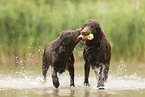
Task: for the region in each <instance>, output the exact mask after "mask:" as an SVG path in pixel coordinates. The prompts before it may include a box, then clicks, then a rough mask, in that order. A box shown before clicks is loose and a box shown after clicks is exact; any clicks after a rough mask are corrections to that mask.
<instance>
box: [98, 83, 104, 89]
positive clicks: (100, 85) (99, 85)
mask: <svg viewBox="0 0 145 97" xmlns="http://www.w3.org/2000/svg"><path fill="white" fill-rule="evenodd" d="M97 88H98V89H100V90H104V89H105V87H104V84H98V85H97Z"/></svg>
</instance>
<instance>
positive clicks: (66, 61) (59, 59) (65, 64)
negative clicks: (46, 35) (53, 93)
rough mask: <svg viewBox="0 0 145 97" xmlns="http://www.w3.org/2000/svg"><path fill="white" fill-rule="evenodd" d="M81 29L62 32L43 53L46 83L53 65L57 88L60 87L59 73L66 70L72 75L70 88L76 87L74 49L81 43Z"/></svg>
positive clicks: (54, 83)
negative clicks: (47, 75) (47, 74)
mask: <svg viewBox="0 0 145 97" xmlns="http://www.w3.org/2000/svg"><path fill="white" fill-rule="evenodd" d="M80 32H81V29H78V30H74V31H73V30H69V31H65V32H62V33H61V35H60V36H59V37H58V38H57V39H56V40H54V41H52V42H50V43H48V44H47V45H46V47H45V49H44V53H43V66H42V73H43V76H44V80H45V81H46V73H47V70H48V68H49V66H50V65H51V67H52V80H53V85H54V86H55V88H58V87H59V80H58V77H57V72H59V73H63V72H64V71H65V70H66V69H67V70H68V71H69V74H70V86H73V87H74V86H75V85H74V56H73V52H72V51H73V49H74V47H75V46H76V44H77V43H78V42H79V40H80V38H77V37H78V36H79V35H80Z"/></svg>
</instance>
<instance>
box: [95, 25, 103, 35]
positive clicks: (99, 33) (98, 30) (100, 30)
mask: <svg viewBox="0 0 145 97" xmlns="http://www.w3.org/2000/svg"><path fill="white" fill-rule="evenodd" d="M95 26H96V31H97V33H96V34H97V35H98V37H100V36H101V35H102V29H101V27H100V25H99V23H98V24H96V25H95Z"/></svg>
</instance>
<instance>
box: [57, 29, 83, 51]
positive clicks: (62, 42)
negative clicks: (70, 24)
mask: <svg viewBox="0 0 145 97" xmlns="http://www.w3.org/2000/svg"><path fill="white" fill-rule="evenodd" d="M80 32H81V29H77V30H68V31H65V32H62V33H61V35H60V37H59V41H58V43H57V46H56V48H57V50H58V51H59V52H60V53H61V52H71V51H72V50H73V49H74V47H75V46H76V44H77V43H78V42H79V41H80V40H81V38H78V36H79V35H80Z"/></svg>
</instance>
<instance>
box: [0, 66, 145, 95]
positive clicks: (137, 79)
mask: <svg viewBox="0 0 145 97" xmlns="http://www.w3.org/2000/svg"><path fill="white" fill-rule="evenodd" d="M83 74H84V70H83V65H76V66H75V87H69V74H68V72H67V71H66V72H65V73H63V74H61V75H59V81H60V87H59V88H58V89H55V88H54V87H53V84H52V79H51V70H50V69H49V71H48V73H47V83H45V84H42V83H43V77H42V74H41V66H23V65H22V66H11V65H8V66H0V95H1V96H0V97H145V75H144V74H145V66H144V65H143V64H142V65H138V64H131V65H124V64H117V65H112V66H111V67H110V71H109V77H108V81H107V83H106V84H105V90H98V89H97V88H96V87H97V82H96V77H95V74H94V73H93V71H92V70H91V72H90V79H89V81H90V87H85V86H84V85H83V79H84V77H83Z"/></svg>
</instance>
